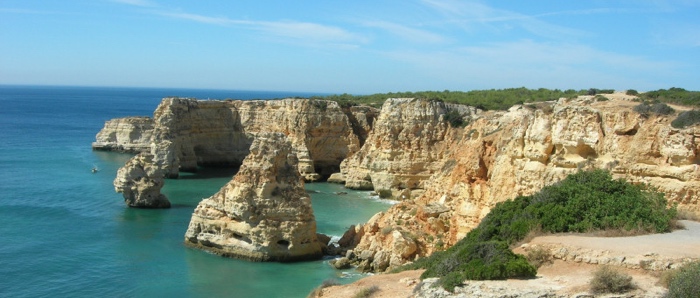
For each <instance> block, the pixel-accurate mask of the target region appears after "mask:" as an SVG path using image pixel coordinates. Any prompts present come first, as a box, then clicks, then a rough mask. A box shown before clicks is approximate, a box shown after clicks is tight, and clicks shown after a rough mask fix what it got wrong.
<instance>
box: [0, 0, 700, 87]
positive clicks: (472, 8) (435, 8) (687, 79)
mask: <svg viewBox="0 0 700 298" xmlns="http://www.w3.org/2000/svg"><path fill="white" fill-rule="evenodd" d="M0 84H10V85H18V84H19V85H71V86H123V87H167V88H205V89H235V90H269V91H300V92H326V93H351V94H371V93H384V92H400V91H426V90H436V91H442V90H453V91H457V90H459V91H468V90H483V89H502V88H517V87H527V88H535V89H536V88H550V89H555V88H556V89H577V90H580V89H588V88H599V89H616V90H627V89H635V90H638V91H649V90H657V89H662V88H663V89H666V88H670V87H680V88H685V89H688V90H700V0H692V1H684V0H668V1H664V0H604V1H603V0H588V1H562V0H556V1H555V0H551V1H550V0H541V1H520V0H502V1H456V0H386V1H381V0H380V1H377V0H373V1H368V0H356V1H327V0H326V1H320V0H307V1H303V2H302V1H266V0H257V1H253V0H236V1H233V0H210V1H185V0H169V1H165V0H61V1H54V0H41V1H38V0H0Z"/></svg>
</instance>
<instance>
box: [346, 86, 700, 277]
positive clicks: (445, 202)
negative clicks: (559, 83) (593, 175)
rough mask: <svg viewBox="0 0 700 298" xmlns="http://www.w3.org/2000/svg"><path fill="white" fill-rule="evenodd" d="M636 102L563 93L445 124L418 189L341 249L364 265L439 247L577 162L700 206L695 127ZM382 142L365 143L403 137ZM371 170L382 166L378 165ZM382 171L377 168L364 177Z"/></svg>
mask: <svg viewBox="0 0 700 298" xmlns="http://www.w3.org/2000/svg"><path fill="white" fill-rule="evenodd" d="M636 104H637V103H634V102H629V101H607V102H599V103H594V102H592V101H591V99H590V98H584V99H581V100H573V101H570V102H567V101H564V100H561V101H560V102H558V103H551V104H538V105H537V107H535V106H529V107H528V106H526V107H520V106H519V107H514V108H512V109H511V110H509V111H508V112H487V113H482V114H479V116H477V117H475V119H474V121H472V122H471V123H470V124H469V125H468V126H466V127H464V128H459V129H454V128H448V129H446V131H445V133H444V137H443V141H442V142H443V143H444V144H443V145H441V146H440V147H439V148H443V149H444V151H443V152H440V153H438V152H434V153H432V154H434V155H442V156H443V157H444V159H443V160H442V162H441V163H440V165H441V168H439V169H437V170H436V171H435V172H434V173H433V175H432V176H430V178H429V179H426V180H425V182H424V189H425V193H424V194H423V195H421V196H419V197H417V198H416V199H413V200H410V201H404V202H401V203H400V204H397V205H395V206H393V207H392V208H391V209H390V210H389V211H387V212H385V213H381V214H378V215H376V216H375V217H373V218H372V219H371V220H370V221H369V222H368V223H366V224H364V225H362V226H358V227H353V228H352V229H351V230H350V231H349V232H348V233H346V236H345V238H346V243H345V244H346V245H348V246H349V247H353V246H354V247H355V248H354V250H352V252H351V253H349V254H348V256H350V257H351V258H352V259H353V260H354V261H355V262H356V263H359V264H361V265H362V266H361V268H362V269H364V270H369V271H383V270H385V269H387V268H390V267H392V266H395V265H398V264H402V263H404V262H407V261H411V260H413V259H415V258H416V257H417V256H421V255H427V254H430V253H432V252H433V251H435V250H440V249H443V248H446V247H448V246H450V245H452V244H454V243H455V242H456V241H458V240H459V239H461V238H463V237H464V236H465V235H466V233H467V232H468V231H470V230H471V229H472V228H474V227H475V226H476V225H478V223H479V222H480V220H481V219H482V218H483V217H484V216H485V215H486V214H487V213H488V212H489V211H490V210H491V208H492V207H493V206H494V205H495V204H496V203H498V202H501V201H504V200H509V199H513V198H515V197H516V196H519V195H529V194H532V193H535V192H537V191H538V190H540V189H541V188H542V187H543V186H545V185H549V184H552V183H555V182H557V181H560V180H562V179H563V178H565V177H566V176H567V175H569V174H571V173H573V172H575V171H578V170H579V169H591V168H604V169H608V170H610V171H611V172H612V173H613V174H614V176H615V177H617V178H625V179H627V180H628V181H631V182H635V183H648V184H650V185H651V186H653V187H656V188H658V189H659V190H660V191H662V192H664V193H665V194H666V198H667V200H669V202H670V203H671V204H678V208H679V209H680V210H684V211H688V212H694V213H696V214H697V213H700V202H699V201H698V198H699V195H698V190H700V170H698V165H697V162H698V155H697V152H698V149H699V144H698V140H697V138H698V137H700V134H698V131H697V129H696V128H688V129H675V128H672V127H671V126H670V121H671V120H672V119H673V118H671V117H673V116H669V117H658V116H651V117H649V118H646V117H644V116H641V115H639V114H637V113H635V112H633V111H632V107H634V106H635V105H636ZM420 117H421V116H418V118H420ZM380 120H381V117H380ZM398 123H406V122H405V121H403V122H398ZM409 127H411V126H409ZM394 129H395V130H397V131H400V130H401V128H394ZM404 129H405V128H404ZM375 132H377V131H376V130H375ZM369 139H373V136H370V138H369ZM382 142H391V143H396V144H375V145H373V146H374V147H375V148H392V147H393V146H397V145H398V144H401V143H402V141H401V140H400V139H382ZM365 146H367V145H365ZM404 150H407V151H408V150H410V147H409V148H405V149H404ZM435 150H437V148H435ZM363 151H364V148H363ZM363 151H361V152H363ZM414 151H418V152H420V151H421V150H420V149H418V150H414ZM383 154H385V153H384V152H376V153H375V154H374V155H376V156H383ZM374 155H373V154H371V153H370V154H368V156H366V157H365V158H366V159H370V158H373V156H374ZM399 156H401V155H399ZM403 156H415V155H411V153H408V152H406V153H404V154H403ZM405 161H406V162H407V163H409V164H410V163H411V162H412V161H410V160H405ZM394 162H396V163H398V162H400V161H398V160H394ZM370 171H385V172H388V171H386V170H384V168H381V167H374V168H370ZM388 173H391V172H388ZM394 174H395V175H396V173H395V172H394ZM380 175H385V174H384V173H369V174H368V175H366V176H369V177H376V176H380ZM397 243H398V244H401V245H398V246H397ZM414 247H415V249H414Z"/></svg>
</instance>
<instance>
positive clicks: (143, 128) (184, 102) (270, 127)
mask: <svg viewBox="0 0 700 298" xmlns="http://www.w3.org/2000/svg"><path fill="white" fill-rule="evenodd" d="M376 113H377V112H376V109H373V108H370V107H352V108H349V109H346V111H344V110H343V109H341V107H340V106H339V105H338V104H337V103H336V102H332V101H325V100H309V99H285V100H269V101H262V100H247V101H240V100H238V101H232V100H226V101H215V100H211V101H209V100H207V101H201V100H195V99H186V98H165V99H163V101H162V102H161V104H160V105H159V106H158V107H157V108H156V111H155V112H154V115H153V119H150V118H143V117H140V118H139V117H132V118H121V119H114V120H110V121H108V122H107V123H106V124H105V127H104V128H103V129H102V130H101V131H100V132H99V133H98V135H97V141H96V142H95V143H94V144H93V148H95V149H104V150H121V151H132V152H137V151H149V150H150V152H151V153H152V154H153V155H154V162H155V163H156V164H157V165H158V167H159V168H161V169H162V170H164V171H165V173H166V175H167V176H168V177H171V178H174V177H177V176H178V174H179V172H180V171H196V170H197V167H198V166H238V165H240V164H241V162H242V161H243V159H244V158H245V157H246V156H247V155H248V152H249V150H248V149H249V147H250V145H251V143H252V142H253V139H254V138H255V136H256V135H257V134H259V133H264V132H280V133H284V134H285V135H287V137H288V138H289V140H290V142H291V143H292V147H293V148H294V153H295V154H296V155H297V157H298V159H299V171H300V172H301V173H302V175H303V176H304V178H305V179H306V180H307V181H315V180H319V179H323V178H327V177H328V176H330V174H332V173H335V172H338V171H339V170H340V163H341V161H343V160H344V159H345V158H347V157H348V156H350V155H352V154H353V153H355V152H356V151H358V150H359V149H360V139H359V138H360V137H364V136H366V135H367V133H368V131H369V129H371V124H372V123H373V121H374V117H376ZM351 120H352V123H351Z"/></svg>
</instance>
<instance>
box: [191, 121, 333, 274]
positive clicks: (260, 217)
mask: <svg viewBox="0 0 700 298" xmlns="http://www.w3.org/2000/svg"><path fill="white" fill-rule="evenodd" d="M185 243H187V244H188V245H191V246H194V247H197V248H200V249H205V250H208V251H211V252H214V253H217V254H220V255H223V256H227V257H235V258H242V259H247V260H253V261H296V260H305V259H316V258H320V257H321V254H322V244H321V243H320V242H319V241H318V239H317V235H316V220H315V217H314V214H313V210H312V207H311V198H310V197H309V196H308V194H307V193H306V191H305V190H304V182H303V180H302V178H301V176H300V175H299V172H298V162H297V158H296V155H295V154H294V149H293V148H292V145H291V144H290V142H289V141H288V139H287V138H286V137H285V136H284V134H281V133H264V134H259V135H258V136H257V137H256V139H255V140H254V141H253V144H252V146H251V147H250V154H249V155H248V157H246V158H245V160H244V161H243V164H242V165H241V168H240V170H239V172H238V173H237V174H236V175H235V176H234V177H233V180H231V182H229V183H228V184H226V185H225V186H224V187H222V188H221V190H219V192H217V193H216V194H214V195H213V196H212V197H210V198H207V199H204V200H203V201H202V202H201V203H199V205H197V208H196V209H195V211H194V213H193V214H192V219H191V221H190V224H189V227H188V229H187V232H186V234H185Z"/></svg>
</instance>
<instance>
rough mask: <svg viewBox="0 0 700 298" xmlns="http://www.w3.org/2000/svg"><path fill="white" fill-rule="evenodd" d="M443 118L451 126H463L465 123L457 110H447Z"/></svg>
mask: <svg viewBox="0 0 700 298" xmlns="http://www.w3.org/2000/svg"><path fill="white" fill-rule="evenodd" d="M444 119H445V121H447V123H449V124H450V125H451V126H452V127H464V126H465V125H466V124H467V123H466V122H464V119H463V118H462V115H460V114H459V112H458V111H457V110H449V111H448V112H447V113H445V116H444Z"/></svg>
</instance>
